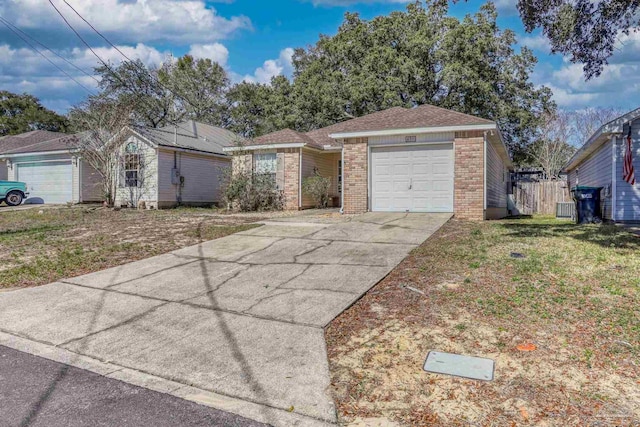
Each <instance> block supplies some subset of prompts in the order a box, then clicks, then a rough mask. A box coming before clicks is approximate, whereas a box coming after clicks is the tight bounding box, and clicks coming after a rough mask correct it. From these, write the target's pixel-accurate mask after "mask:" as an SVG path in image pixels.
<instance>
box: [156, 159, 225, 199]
mask: <svg viewBox="0 0 640 427" xmlns="http://www.w3.org/2000/svg"><path fill="white" fill-rule="evenodd" d="M230 167H231V159H228V160H227V159H222V158H218V157H212V156H199V155H197V154H189V153H178V168H179V169H180V175H181V176H184V178H185V183H184V187H183V188H182V202H183V203H189V202H198V203H212V204H213V203H219V202H220V194H221V189H220V183H221V181H222V176H223V174H224V170H223V169H224V168H230ZM161 172H162V174H165V175H169V174H170V170H169V171H163V170H161Z"/></svg>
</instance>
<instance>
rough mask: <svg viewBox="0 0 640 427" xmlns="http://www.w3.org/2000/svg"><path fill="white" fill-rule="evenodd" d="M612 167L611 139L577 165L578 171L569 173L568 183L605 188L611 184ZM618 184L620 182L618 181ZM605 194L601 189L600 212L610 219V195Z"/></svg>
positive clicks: (573, 185) (572, 185)
mask: <svg viewBox="0 0 640 427" xmlns="http://www.w3.org/2000/svg"><path fill="white" fill-rule="evenodd" d="M612 168H613V158H612V155H611V141H607V142H605V143H604V144H603V145H602V146H601V147H600V148H598V150H597V151H595V152H594V153H593V154H591V155H590V156H589V157H587V159H585V160H584V161H583V162H582V163H580V164H579V165H578V169H580V170H579V172H577V173H576V171H575V169H574V170H572V171H571V173H570V174H569V181H570V185H571V187H575V186H576V183H577V185H581V186H588V187H605V188H606V187H607V186H611V183H612V182H611V173H612ZM619 185H620V182H619V181H618V186H619ZM610 188H611V187H610ZM605 194H607V192H606V190H603V191H602V193H601V195H602V214H603V216H604V218H605V219H611V197H610V196H609V197H607V196H605Z"/></svg>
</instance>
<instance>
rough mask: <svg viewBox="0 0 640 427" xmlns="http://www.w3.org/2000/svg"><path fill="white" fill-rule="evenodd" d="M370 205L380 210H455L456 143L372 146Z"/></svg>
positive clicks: (374, 209)
mask: <svg viewBox="0 0 640 427" xmlns="http://www.w3.org/2000/svg"><path fill="white" fill-rule="evenodd" d="M371 187H372V188H371V193H372V194H371V197H372V201H371V205H372V210H373V211H379V212H453V144H435V145H422V146H406V147H377V148H372V149H371Z"/></svg>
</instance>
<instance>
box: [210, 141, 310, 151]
mask: <svg viewBox="0 0 640 427" xmlns="http://www.w3.org/2000/svg"><path fill="white" fill-rule="evenodd" d="M305 145H307V144H303V143H301V142H296V143H291V144H261V145H246V146H244V147H224V148H223V149H222V150H223V151H226V152H233V151H254V150H273V149H275V148H302V147H304V146H305Z"/></svg>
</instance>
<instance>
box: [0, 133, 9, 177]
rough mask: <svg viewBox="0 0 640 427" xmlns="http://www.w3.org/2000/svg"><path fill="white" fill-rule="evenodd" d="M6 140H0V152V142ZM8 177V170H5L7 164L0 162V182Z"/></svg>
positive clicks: (0, 143)
mask: <svg viewBox="0 0 640 427" xmlns="http://www.w3.org/2000/svg"><path fill="white" fill-rule="evenodd" d="M4 138H6V137H5V136H3V137H1V138H0V150H1V149H2V141H3V140H4ZM0 152H1V151H0ZM8 177H9V169H7V162H6V161H4V160H0V181H6V180H7V178H8Z"/></svg>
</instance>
